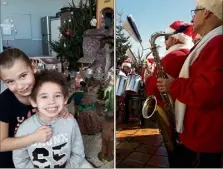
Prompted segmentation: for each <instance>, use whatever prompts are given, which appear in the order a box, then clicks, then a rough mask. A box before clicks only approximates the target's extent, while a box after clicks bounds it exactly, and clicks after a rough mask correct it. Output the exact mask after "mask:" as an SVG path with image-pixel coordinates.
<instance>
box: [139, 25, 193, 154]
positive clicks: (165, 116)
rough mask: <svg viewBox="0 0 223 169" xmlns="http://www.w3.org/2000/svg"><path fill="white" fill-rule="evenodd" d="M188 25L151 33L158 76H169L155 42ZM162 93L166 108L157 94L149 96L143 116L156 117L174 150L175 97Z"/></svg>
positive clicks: (178, 31) (169, 145) (168, 144)
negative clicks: (170, 31)
mask: <svg viewBox="0 0 223 169" xmlns="http://www.w3.org/2000/svg"><path fill="white" fill-rule="evenodd" d="M188 27H189V26H182V27H180V28H179V29H178V30H177V31H175V32H174V33H164V32H156V33H154V34H152V35H151V40H150V44H151V51H152V54H153V57H154V62H155V64H156V69H157V73H156V77H157V78H168V77H167V74H166V72H165V71H164V70H163V66H162V64H161V60H160V57H159V54H158V50H157V45H156V44H155V41H156V39H157V38H158V37H161V36H171V35H174V34H176V33H180V32H183V31H184V30H186V29H187V28H188ZM160 95H161V98H162V100H163V102H164V109H163V108H162V107H161V106H159V105H158V104H157V99H156V96H154V95H150V96H149V97H147V99H146V101H145V102H144V104H143V108H142V116H143V117H144V118H145V119H149V118H151V117H152V118H153V119H155V121H156V123H157V126H158V128H159V130H160V132H161V134H162V137H163V140H164V143H165V145H166V148H167V149H168V150H169V151H174V149H175V147H176V145H177V143H178V136H177V132H176V126H175V116H174V103H173V99H172V96H171V95H170V93H160Z"/></svg>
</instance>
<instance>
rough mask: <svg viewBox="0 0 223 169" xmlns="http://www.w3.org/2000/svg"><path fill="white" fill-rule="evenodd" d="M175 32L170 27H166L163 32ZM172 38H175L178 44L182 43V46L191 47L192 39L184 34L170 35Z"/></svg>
mask: <svg viewBox="0 0 223 169" xmlns="http://www.w3.org/2000/svg"><path fill="white" fill-rule="evenodd" d="M175 31H176V30H174V29H173V28H171V27H168V28H167V29H166V30H165V32H166V33H173V32H175ZM172 37H175V38H176V39H178V40H179V41H180V42H182V43H183V44H186V45H190V46H191V47H192V46H193V39H192V37H190V36H188V35H186V34H184V33H177V34H175V35H172Z"/></svg>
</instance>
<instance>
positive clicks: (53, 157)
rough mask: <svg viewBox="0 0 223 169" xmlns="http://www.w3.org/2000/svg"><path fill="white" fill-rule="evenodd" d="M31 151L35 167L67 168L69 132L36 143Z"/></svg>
mask: <svg viewBox="0 0 223 169" xmlns="http://www.w3.org/2000/svg"><path fill="white" fill-rule="evenodd" d="M32 147H35V148H34V149H33V151H32V153H31V156H32V157H31V159H32V161H33V164H34V167H35V168H65V167H66V162H67V155H68V153H67V152H68V133H65V134H59V135H56V136H53V137H52V138H51V139H50V140H49V141H47V142H46V143H36V144H33V145H32Z"/></svg>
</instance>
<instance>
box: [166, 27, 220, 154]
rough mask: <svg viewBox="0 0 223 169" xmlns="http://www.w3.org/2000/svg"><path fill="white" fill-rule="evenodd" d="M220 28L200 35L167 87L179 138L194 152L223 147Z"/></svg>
mask: <svg viewBox="0 0 223 169" xmlns="http://www.w3.org/2000/svg"><path fill="white" fill-rule="evenodd" d="M222 30H223V27H222V26H219V27H218V28H216V29H214V30H212V31H211V32H209V33H208V34H207V35H205V36H204V37H202V40H201V41H200V42H199V43H198V44H197V45H196V47H195V48H194V49H193V50H192V51H191V53H190V54H189V56H188V57H187V59H186V61H185V63H184V65H183V67H182V69H181V72H180V74H179V78H177V79H176V80H174V81H173V83H172V84H171V87H170V92H171V94H172V96H174V97H175V98H176V99H177V100H176V103H175V116H176V125H177V126H176V127H177V130H178V132H180V133H181V134H180V140H181V141H182V143H183V144H184V145H185V146H186V147H187V148H189V149H191V150H193V151H195V152H205V153H218V152H222V151H223V57H222V56H223V47H222V42H223V35H222Z"/></svg>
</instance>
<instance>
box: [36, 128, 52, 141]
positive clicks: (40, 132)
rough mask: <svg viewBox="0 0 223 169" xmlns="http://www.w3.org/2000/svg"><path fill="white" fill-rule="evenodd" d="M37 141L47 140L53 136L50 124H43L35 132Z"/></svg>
mask: <svg viewBox="0 0 223 169" xmlns="http://www.w3.org/2000/svg"><path fill="white" fill-rule="evenodd" d="M33 137H34V142H35V143H39V142H41V143H44V142H47V141H48V140H49V139H50V138H51V137H52V129H51V128H50V127H49V126H42V127H40V128H38V129H37V130H36V132H35V133H33Z"/></svg>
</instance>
